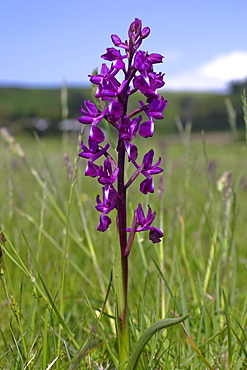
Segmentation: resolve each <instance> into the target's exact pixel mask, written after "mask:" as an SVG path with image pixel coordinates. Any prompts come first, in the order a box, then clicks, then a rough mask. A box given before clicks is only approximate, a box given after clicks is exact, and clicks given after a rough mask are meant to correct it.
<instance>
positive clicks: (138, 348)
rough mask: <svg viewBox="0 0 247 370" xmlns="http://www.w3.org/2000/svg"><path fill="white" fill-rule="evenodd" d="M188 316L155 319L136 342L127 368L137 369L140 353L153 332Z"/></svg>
mask: <svg viewBox="0 0 247 370" xmlns="http://www.w3.org/2000/svg"><path fill="white" fill-rule="evenodd" d="M188 317H189V314H187V315H185V316H182V317H178V318H170V319H163V320H160V321H157V322H156V323H154V324H152V325H151V326H150V327H149V328H148V329H147V330H145V331H144V333H143V334H142V335H141V336H140V338H139V340H138V342H137V345H136V349H135V350H134V353H133V355H132V357H131V359H130V363H129V366H128V368H127V370H135V369H137V365H138V361H139V358H140V355H141V353H142V351H143V349H144V347H145V346H146V344H147V343H148V342H149V341H150V339H151V338H152V336H153V335H154V334H156V333H157V332H158V331H160V330H163V329H165V328H168V327H169V326H173V325H177V324H180V323H181V322H183V321H184V320H186V319H187V318H188Z"/></svg>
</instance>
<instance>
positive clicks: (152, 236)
mask: <svg viewBox="0 0 247 370" xmlns="http://www.w3.org/2000/svg"><path fill="white" fill-rule="evenodd" d="M162 237H163V233H162V231H161V230H159V229H157V228H156V227H152V228H151V229H150V232H149V240H151V241H152V242H153V243H159V242H160V239H161V238H162Z"/></svg>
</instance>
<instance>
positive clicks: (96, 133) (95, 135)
mask: <svg viewBox="0 0 247 370" xmlns="http://www.w3.org/2000/svg"><path fill="white" fill-rule="evenodd" d="M90 138H91V139H92V140H94V141H97V143H102V141H104V140H105V135H104V133H103V132H102V131H101V129H100V128H99V127H97V126H93V125H92V126H91V130H90Z"/></svg>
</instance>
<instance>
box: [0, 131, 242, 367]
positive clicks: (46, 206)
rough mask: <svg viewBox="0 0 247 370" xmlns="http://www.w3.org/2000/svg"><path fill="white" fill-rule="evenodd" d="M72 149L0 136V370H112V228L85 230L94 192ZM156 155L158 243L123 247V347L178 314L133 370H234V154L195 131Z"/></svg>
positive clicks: (237, 314) (238, 296) (237, 298)
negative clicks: (126, 281) (126, 282)
mask: <svg viewBox="0 0 247 370" xmlns="http://www.w3.org/2000/svg"><path fill="white" fill-rule="evenodd" d="M184 134H186V133H184ZM77 142H78V139H77V138H76V137H75V136H73V135H71V136H70V135H64V136H63V137H61V138H47V139H42V140H39V139H38V138H34V139H31V138H29V137H20V138H19V139H18V143H20V144H21V148H22V151H21V148H20V147H18V146H17V143H16V142H15V141H13V140H12V141H11V139H9V142H8V144H6V143H5V141H4V140H1V147H0V151H1V163H0V166H1V174H2V176H1V195H0V198H1V231H2V233H3V234H2V237H1V249H2V256H1V283H2V289H1V292H0V295H1V300H0V302H1V303H0V304H1V307H0V317H1V321H0V330H1V337H0V338H1V339H0V368H2V369H51V368H52V369H114V368H117V351H118V349H117V343H116V329H115V324H114V323H115V320H114V315H115V304H114V302H115V292H114V289H115V286H114V283H113V281H112V271H111V266H112V262H113V258H114V247H115V246H114V240H116V230H115V229H114V226H113V227H111V228H110V229H109V232H107V233H103V234H102V233H99V232H97V231H96V230H95V229H96V227H95V226H96V223H97V220H96V219H97V216H98V215H97V214H96V210H95V209H94V203H95V197H96V195H97V193H98V192H99V189H98V187H97V183H95V182H94V181H91V179H90V178H89V179H88V178H85V177H84V176H83V175H82V174H83V168H81V167H83V166H84V164H83V163H81V162H78V157H77V152H78V147H77ZM152 146H153V141H152ZM144 149H145V152H146V150H147V148H143V153H140V155H141V154H144ZM140 151H141V149H140ZM156 151H157V152H161V151H162V152H163V158H165V166H164V167H165V171H164V175H163V176H164V178H163V179H162V178H160V179H157V182H158V183H157V187H159V190H160V193H159V197H156V198H154V197H153V198H152V204H153V202H157V207H156V209H158V208H159V209H160V212H159V222H160V226H162V228H163V230H164V240H163V241H162V243H161V244H160V245H158V246H157V245H155V246H154V245H151V243H149V241H148V240H147V239H146V237H145V235H144V234H143V235H138V238H137V239H136V241H135V245H134V247H133V250H132V251H131V254H132V256H131V258H130V296H129V310H130V312H131V315H129V320H130V323H129V325H130V332H131V336H130V348H131V349H133V348H134V344H136V342H137V340H138V338H139V337H140V335H141V333H143V332H144V331H145V329H146V328H148V327H149V326H150V325H151V324H152V323H154V322H157V321H158V320H161V319H163V318H171V317H176V316H181V315H186V314H187V313H189V314H190V317H189V319H187V320H186V321H185V323H184V325H179V326H175V327H171V328H166V329H165V330H164V331H163V332H162V333H160V334H155V335H154V336H153V337H152V339H151V340H150V342H149V343H148V344H147V346H146V347H145V350H144V351H143V352H142V354H141V357H140V362H139V367H138V369H169V370H170V369H207V368H208V369H231V368H232V369H237V370H240V369H246V368H247V337H246V330H245V328H246V324H247V314H246V313H247V311H246V309H247V296H246V261H247V249H246V240H247V233H246V221H247V213H246V192H247V164H246V148H245V146H244V144H242V143H239V142H232V143H220V142H219V143H217V144H210V143H208V142H207V135H206V134H205V135H202V138H201V141H199V142H196V143H195V142H193V141H192V136H188V137H187V138H183V140H182V143H180V142H177V143H173V144H170V143H169V136H168V137H160V139H159V141H157V142H156ZM65 153H66V156H65V160H64V154H65ZM74 158H75V159H74ZM72 169H73V173H72ZM78 169H79V171H78ZM162 181H164V184H163V183H162ZM138 197H139V194H138V192H137V191H136V192H135V191H133V193H131V195H130V198H129V212H130V213H132V212H133V209H135V208H136V205H137V204H138ZM150 197H151V196H150ZM147 202H148V200H147ZM158 206H159V207H158ZM157 226H158V225H157ZM3 235H4V236H3ZM5 239H6V241H5Z"/></svg>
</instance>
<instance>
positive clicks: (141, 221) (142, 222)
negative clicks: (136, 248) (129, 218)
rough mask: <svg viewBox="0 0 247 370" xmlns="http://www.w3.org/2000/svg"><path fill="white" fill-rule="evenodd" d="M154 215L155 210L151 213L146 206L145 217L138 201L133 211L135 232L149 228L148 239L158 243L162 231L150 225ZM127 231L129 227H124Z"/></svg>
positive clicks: (149, 208) (129, 230)
mask: <svg viewBox="0 0 247 370" xmlns="http://www.w3.org/2000/svg"><path fill="white" fill-rule="evenodd" d="M155 216H156V212H153V213H152V209H151V207H150V206H148V213H147V217H145V215H144V212H143V209H142V205H141V204H140V203H139V204H138V207H137V209H136V211H135V216H134V217H135V220H136V223H135V232H141V231H147V230H149V239H150V240H151V241H152V242H153V243H159V242H160V239H161V238H162V237H163V233H162V231H161V230H160V229H158V228H156V227H154V226H151V224H152V222H153V221H154V219H155ZM126 230H127V231H128V232H131V230H132V229H131V228H127V229H126Z"/></svg>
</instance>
